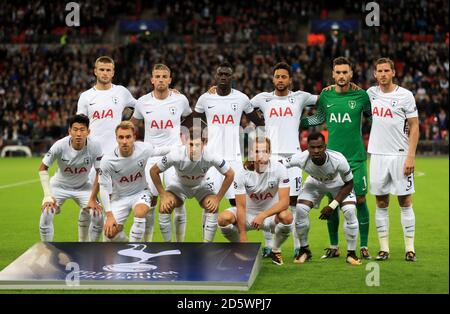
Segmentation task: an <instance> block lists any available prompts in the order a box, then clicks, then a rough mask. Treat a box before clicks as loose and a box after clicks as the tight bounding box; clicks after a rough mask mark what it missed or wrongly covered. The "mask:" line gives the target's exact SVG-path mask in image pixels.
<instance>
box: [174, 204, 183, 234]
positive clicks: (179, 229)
mask: <svg viewBox="0 0 450 314" xmlns="http://www.w3.org/2000/svg"><path fill="white" fill-rule="evenodd" d="M173 224H174V226H175V236H176V238H177V242H184V236H185V234H186V207H184V204H183V205H181V206H180V207H176V208H175V209H174V215H173Z"/></svg>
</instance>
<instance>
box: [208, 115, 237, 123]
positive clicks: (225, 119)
mask: <svg viewBox="0 0 450 314" xmlns="http://www.w3.org/2000/svg"><path fill="white" fill-rule="evenodd" d="M211 123H212V124H234V118H233V116H232V115H231V114H229V115H225V114H215V115H214V116H213V118H212V121H211Z"/></svg>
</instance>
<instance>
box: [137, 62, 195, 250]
mask: <svg viewBox="0 0 450 314" xmlns="http://www.w3.org/2000/svg"><path fill="white" fill-rule="evenodd" d="M171 82H172V77H171V72H170V69H169V68H168V67H167V66H166V65H164V64H155V65H154V66H153V69H152V78H151V83H152V84H153V87H154V89H153V91H152V92H151V93H149V94H147V95H144V96H142V97H141V98H139V99H138V102H137V104H136V108H135V110H134V114H133V117H132V118H131V121H132V122H133V123H134V124H135V125H137V124H138V123H139V120H142V119H143V120H144V128H145V135H144V142H149V143H151V144H153V146H155V147H161V146H167V147H169V146H176V145H181V139H180V132H181V130H180V125H181V119H183V118H184V117H187V116H189V115H190V114H191V113H192V110H191V108H190V107H189V101H188V99H187V98H186V96H184V95H181V94H179V93H174V92H172V91H170V90H169V85H170V83H171ZM160 159H161V158H159V157H157V158H151V159H149V160H148V162H147V166H146V168H145V175H146V177H147V182H148V183H149V186H150V192H151V194H152V195H153V196H152V201H151V207H150V210H149V213H148V214H147V221H146V224H145V227H146V230H145V241H146V242H150V241H152V238H153V225H154V220H155V218H154V210H155V206H156V203H157V195H158V190H157V189H156V187H155V185H154V184H153V181H152V180H151V179H150V169H151V167H152V166H153V165H154V164H155V163H156V162H158V161H159V160H160ZM174 175H175V169H174V168H170V169H167V171H165V172H164V182H165V184H166V186H167V185H169V184H170V182H171V178H172V177H173V176H174ZM174 224H175V233H176V235H177V240H178V241H180V242H182V241H183V240H184V235H185V230H186V208H185V207H184V205H182V206H181V207H177V208H175V215H174Z"/></svg>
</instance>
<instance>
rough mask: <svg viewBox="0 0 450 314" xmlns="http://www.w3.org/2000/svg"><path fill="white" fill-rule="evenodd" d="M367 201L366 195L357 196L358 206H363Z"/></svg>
mask: <svg viewBox="0 0 450 314" xmlns="http://www.w3.org/2000/svg"><path fill="white" fill-rule="evenodd" d="M365 201H366V196H365V195H357V196H356V203H357V204H362V203H364V202H365Z"/></svg>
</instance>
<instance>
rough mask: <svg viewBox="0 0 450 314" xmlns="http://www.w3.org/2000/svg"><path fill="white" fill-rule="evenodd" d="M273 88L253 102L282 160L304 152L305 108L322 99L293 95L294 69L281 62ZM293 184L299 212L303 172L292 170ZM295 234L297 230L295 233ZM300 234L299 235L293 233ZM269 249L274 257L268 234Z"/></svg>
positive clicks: (292, 202)
mask: <svg viewBox="0 0 450 314" xmlns="http://www.w3.org/2000/svg"><path fill="white" fill-rule="evenodd" d="M272 82H273V85H274V87H275V90H274V91H273V92H270V93H267V92H263V93H260V94H258V95H256V96H255V97H253V98H252V100H251V101H250V102H251V103H252V105H253V107H254V108H258V109H259V110H261V112H262V113H263V114H264V121H265V135H266V136H267V137H268V138H269V139H270V142H271V143H272V154H274V155H275V157H274V158H276V159H281V158H287V157H290V156H292V155H293V154H294V153H296V152H299V151H300V142H299V127H300V118H301V116H302V112H303V109H304V108H305V107H306V106H309V105H315V104H316V102H317V100H318V96H316V95H311V94H310V93H306V92H302V91H297V92H295V93H294V92H292V91H290V90H289V87H290V86H291V85H292V71H291V67H290V66H289V65H288V64H287V63H284V62H280V63H278V64H276V65H275V67H274V68H273V79H272ZM288 174H289V181H290V196H289V197H290V202H289V203H290V207H291V210H292V212H295V210H294V209H295V206H296V205H297V196H298V193H299V191H300V188H301V184H302V172H301V169H299V168H296V167H292V168H290V169H288ZM293 231H294V230H293ZM293 234H294V235H296V233H295V232H293ZM264 236H265V238H266V247H265V248H264V250H263V256H264V257H266V256H269V254H270V244H269V243H270V241H271V240H272V233H270V232H264ZM294 246H295V253H294V255H295V257H297V256H298V252H299V250H300V245H299V243H298V239H296V241H295V243H294Z"/></svg>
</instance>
